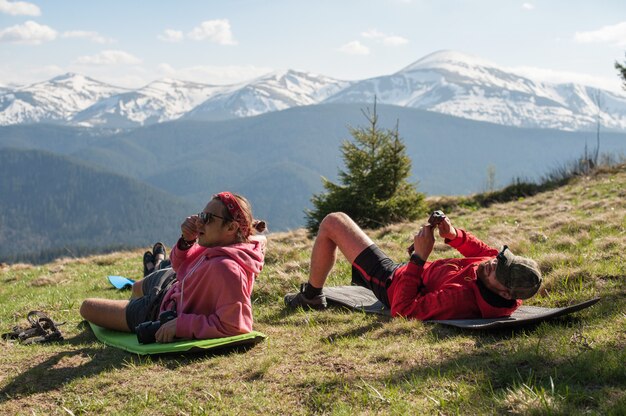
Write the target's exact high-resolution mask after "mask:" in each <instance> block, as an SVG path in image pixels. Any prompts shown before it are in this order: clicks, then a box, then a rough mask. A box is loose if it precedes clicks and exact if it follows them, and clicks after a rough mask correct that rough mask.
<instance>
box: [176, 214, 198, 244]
mask: <svg viewBox="0 0 626 416" xmlns="http://www.w3.org/2000/svg"><path fill="white" fill-rule="evenodd" d="M197 223H198V216H197V215H192V216H190V217H187V218H185V221H183V223H182V224H181V225H180V231H182V233H183V238H184V239H185V240H186V241H194V240H195V239H197V238H198V225H197Z"/></svg>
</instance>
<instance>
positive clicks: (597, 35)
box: [574, 22, 626, 46]
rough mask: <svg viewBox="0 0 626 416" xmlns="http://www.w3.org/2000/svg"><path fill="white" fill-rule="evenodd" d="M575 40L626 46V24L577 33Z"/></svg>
mask: <svg viewBox="0 0 626 416" xmlns="http://www.w3.org/2000/svg"><path fill="white" fill-rule="evenodd" d="M574 39H575V40H576V42H580V43H611V44H615V45H618V46H626V22H621V23H618V24H616V25H612V26H604V27H602V28H600V29H598V30H592V31H588V32H576V34H575V35H574Z"/></svg>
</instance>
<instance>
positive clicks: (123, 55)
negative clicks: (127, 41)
mask: <svg viewBox="0 0 626 416" xmlns="http://www.w3.org/2000/svg"><path fill="white" fill-rule="evenodd" d="M75 63H76V64H80V65H135V64H139V63H141V59H139V58H137V57H135V56H133V55H131V54H129V53H128V52H124V51H117V50H107V51H102V52H100V53H97V54H95V55H86V56H81V57H80V58H78V59H77V60H76V62H75Z"/></svg>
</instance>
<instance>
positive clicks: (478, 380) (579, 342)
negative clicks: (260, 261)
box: [0, 167, 626, 415]
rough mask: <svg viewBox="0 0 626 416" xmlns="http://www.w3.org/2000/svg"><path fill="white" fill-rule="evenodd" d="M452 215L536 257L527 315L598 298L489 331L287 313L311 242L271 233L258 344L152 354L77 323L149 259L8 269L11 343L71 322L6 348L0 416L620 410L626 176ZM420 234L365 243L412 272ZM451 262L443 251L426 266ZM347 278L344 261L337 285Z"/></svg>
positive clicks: (386, 234) (625, 409)
mask: <svg viewBox="0 0 626 416" xmlns="http://www.w3.org/2000/svg"><path fill="white" fill-rule="evenodd" d="M432 203H433V207H434V208H436V202H432ZM448 214H449V216H450V218H451V219H452V221H453V224H454V225H456V226H459V227H462V228H465V229H467V230H469V231H471V232H473V233H474V234H476V235H477V236H479V237H480V238H481V239H483V240H484V241H486V242H487V243H489V244H491V245H493V246H500V245H502V244H508V245H509V247H510V248H511V249H512V250H513V252H515V253H516V254H522V255H525V256H529V257H533V258H535V259H536V260H537V261H538V262H539V264H540V266H541V269H542V271H543V273H544V281H545V284H544V286H543V289H542V290H541V292H540V294H539V295H538V296H536V297H535V298H533V299H531V300H529V301H528V302H527V304H529V305H536V306H544V307H560V306H564V305H568V304H571V303H577V302H580V301H583V300H587V299H591V298H593V297H596V296H600V297H601V298H602V300H601V301H600V302H599V303H598V304H596V305H595V306H593V307H591V308H589V309H586V310H583V311H580V312H578V313H575V314H573V315H570V316H567V317H563V318H558V319H556V320H551V321H547V322H543V323H541V324H538V325H532V326H528V327H523V328H519V329H515V330H500V331H490V332H477V331H469V330H459V329H454V328H450V327H445V326H441V325H437V324H426V323H422V322H418V321H407V320H404V319H393V320H391V319H388V318H384V317H380V316H371V315H365V314H362V313H353V312H348V311H345V310H342V309H330V310H327V311H322V312H317V311H314V312H311V311H303V310H297V311H290V310H286V309H285V308H284V307H283V300H282V298H283V295H284V294H285V293H286V292H290V291H295V290H297V287H298V285H299V283H300V282H303V281H305V280H306V278H307V274H308V267H309V265H308V259H309V255H310V250H311V246H312V240H311V239H310V238H308V237H307V234H306V232H305V231H304V230H297V231H293V232H289V233H277V234H270V235H269V236H268V240H269V248H268V254H267V258H266V265H265V269H264V270H263V272H262V274H261V276H260V278H259V279H258V280H257V282H256V286H255V290H254V294H253V304H254V313H255V329H256V330H258V331H262V332H264V333H265V334H267V335H268V338H267V339H266V340H265V341H264V342H262V343H260V344H258V345H256V346H254V347H252V348H251V349H248V350H246V351H241V350H239V351H230V352H225V353H224V352H223V353H220V354H217V355H211V354H191V355H187V356H164V357H152V358H151V357H138V356H136V355H133V354H129V353H126V352H123V351H120V350H117V349H114V348H109V347H105V346H103V345H102V344H101V343H99V342H98V341H96V339H95V337H94V336H93V334H92V333H91V331H90V330H89V328H88V327H86V326H85V325H84V323H82V322H81V318H80V315H79V313H78V308H79V306H80V303H81V300H82V299H84V298H86V297H106V298H111V299H124V298H127V297H128V296H129V292H124V291H116V290H114V289H113V288H112V287H110V286H109V284H108V282H107V280H106V277H107V275H110V274H118V275H123V276H127V277H131V278H139V277H140V275H141V269H142V266H141V255H142V253H143V251H144V250H137V251H133V252H123V253H114V254H110V255H105V256H93V257H89V258H82V259H62V260H58V261H55V262H53V263H50V264H46V265H43V266H31V265H20V264H17V265H11V266H6V265H5V266H3V267H2V269H1V270H0V320H1V321H0V325H1V327H0V330H1V331H2V332H5V331H8V330H10V329H11V327H12V326H13V325H16V324H24V323H25V322H26V320H25V317H26V314H27V313H28V311H30V310H35V309H37V310H43V311H46V312H48V313H49V314H50V315H51V316H52V317H53V318H54V319H55V320H56V321H66V322H67V323H66V324H65V325H64V326H62V327H61V329H62V331H63V333H64V336H65V340H64V341H63V342H60V343H56V344H49V345H32V346H25V345H20V344H16V343H12V342H7V341H0V342H1V344H0V345H2V350H3V353H2V354H1V355H0V414H9V415H12V414H25V415H26V414H29V415H30V414H46V415H47V414H59V415H61V414H62V415H68V414H70V415H71V414H73V415H78V414H102V415H105V414H106V415H108V414H165V415H179V414H186V415H205V414H206V415H215V414H233V415H239V414H248V415H252V414H289V415H291V414H293V415H306V414H336V415H356V414H382V415H392V414H393V415H395V414H407V415H418V414H428V415H430V414H444V415H449V414H472V415H473V414H489V415H492V414H524V415H527V414H531V415H532V414H538V415H539V414H540V415H543V414H556V415H578V414H579V415H582V414H585V415H587V414H597V415H611V414H614V415H618V414H621V415H623V414H626V366H625V363H626V352H625V349H626V260H625V254H624V253H625V252H626V168H624V167H622V168H618V169H613V170H610V171H604V172H600V173H597V174H595V175H593V176H591V177H580V178H576V179H574V180H573V181H571V182H570V183H569V184H567V185H565V186H563V187H560V188H558V189H556V190H553V191H550V192H544V193H539V194H537V195H535V196H533V197H528V198H520V199H519V200H516V201H512V202H507V203H500V204H494V205H491V206H489V207H488V208H457V209H455V210H454V211H452V212H448ZM270 227H271V224H270ZM416 230H417V224H396V225H392V226H388V227H385V228H383V229H379V230H375V231H372V232H371V236H372V237H373V239H374V240H375V241H377V242H378V243H379V245H380V246H381V248H383V250H385V251H386V252H387V253H388V254H389V255H391V256H392V257H393V258H396V259H397V260H399V261H404V260H405V258H406V246H407V245H408V244H409V243H410V242H411V240H412V235H413V233H414V232H415V231H416ZM175 238H176V236H171V240H173V239H175ZM166 241H167V239H166ZM152 243H153V242H146V247H148V246H151V245H152ZM457 255H458V254H457V253H456V252H455V251H454V250H452V249H450V248H448V247H447V246H445V245H444V244H442V243H441V242H440V241H438V243H437V245H436V247H435V251H434V253H433V257H432V258H433V259H434V258H443V257H451V256H457ZM349 281H350V270H349V265H348V264H347V263H345V262H344V261H340V262H339V264H338V265H337V267H336V268H335V270H334V272H333V274H332V275H331V277H330V280H329V284H330V285H339V284H349Z"/></svg>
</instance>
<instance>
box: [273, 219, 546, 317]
mask: <svg viewBox="0 0 626 416" xmlns="http://www.w3.org/2000/svg"><path fill="white" fill-rule="evenodd" d="M439 213H440V215H441V217H442V218H441V221H440V222H439V224H438V225H431V224H426V225H423V226H422V227H421V229H420V231H419V232H418V233H417V234H416V235H415V237H414V239H413V246H412V248H413V249H414V250H413V254H412V255H411V258H410V260H409V262H408V263H405V264H398V263H395V262H394V261H393V260H391V259H390V258H389V257H387V256H386V255H385V254H384V253H383V252H382V251H381V250H380V249H379V248H378V247H377V246H376V244H374V243H373V242H372V240H371V239H370V238H369V237H368V236H367V235H366V234H365V233H364V232H363V230H361V228H359V226H358V225H357V224H356V223H355V222H354V221H353V220H352V219H350V217H348V216H347V215H346V214H344V213H341V212H337V213H332V214H329V215H328V216H326V218H324V220H323V221H322V223H321V224H320V228H319V232H318V235H317V238H316V239H315V243H314V244H313V251H312V253H311V267H310V272H309V281H308V283H303V284H302V285H301V287H300V292H299V293H296V294H288V295H287V296H285V304H286V305H287V306H288V307H293V308H295V307H299V306H301V307H305V308H313V309H324V308H326V298H325V296H324V294H323V293H322V287H323V286H324V283H325V282H326V278H327V277H328V274H329V273H330V270H331V269H332V267H333V265H334V263H335V259H336V253H337V248H339V250H340V251H341V252H342V253H343V254H344V256H345V257H346V258H347V259H348V261H349V262H350V263H351V264H352V283H353V284H356V285H359V286H364V287H367V288H368V289H370V290H372V291H373V292H374V294H375V295H376V297H377V298H378V299H379V300H380V301H381V302H382V303H383V304H385V305H386V306H387V307H389V308H391V314H392V316H404V317H407V318H412V319H419V320H428V319H470V318H496V317H502V316H509V315H511V313H512V312H513V311H515V309H517V308H518V307H519V306H520V305H521V303H522V302H521V300H520V299H527V298H530V297H531V296H533V295H534V294H535V293H536V292H537V290H538V289H539V286H540V285H541V280H542V278H541V272H540V271H539V267H538V265H537V263H536V262H534V261H533V260H530V259H527V258H524V257H520V256H515V255H513V254H512V253H511V251H510V250H508V248H507V247H506V246H504V249H503V250H502V251H500V252H498V250H496V249H495V248H492V247H489V246H488V245H487V244H485V243H483V242H482V241H480V240H479V239H478V238H476V237H475V236H473V235H472V234H470V233H469V232H467V231H465V230H462V229H460V228H455V227H454V226H452V223H451V222H450V219H449V218H447V217H446V216H445V215H443V213H441V212H439ZM435 227H436V228H437V229H438V231H439V235H440V236H441V238H444V239H445V242H446V243H447V244H448V245H450V246H451V247H454V248H456V249H457V250H458V251H459V252H460V253H461V254H462V255H463V256H465V257H464V258H450V259H441V260H435V261H432V262H430V261H427V260H428V257H429V256H430V253H431V252H432V250H433V246H434V243H435V232H434V228H435Z"/></svg>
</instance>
